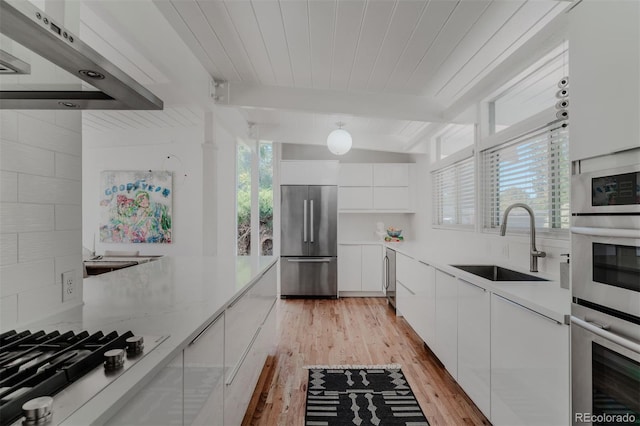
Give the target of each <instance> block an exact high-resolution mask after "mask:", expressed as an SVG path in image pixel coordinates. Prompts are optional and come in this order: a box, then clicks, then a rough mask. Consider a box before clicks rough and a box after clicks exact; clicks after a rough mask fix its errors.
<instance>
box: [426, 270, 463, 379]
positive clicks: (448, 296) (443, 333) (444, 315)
mask: <svg viewBox="0 0 640 426" xmlns="http://www.w3.org/2000/svg"><path fill="white" fill-rule="evenodd" d="M432 349H433V350H434V352H435V353H436V355H437V356H438V358H439V359H440V361H441V362H442V363H443V364H444V366H445V368H446V369H447V371H448V372H449V373H450V374H451V375H452V376H453V378H454V379H456V380H457V379H458V283H457V282H456V278H455V277H454V276H453V275H451V274H449V273H447V272H443V271H440V270H439V269H438V270H436V344H435V347H432Z"/></svg>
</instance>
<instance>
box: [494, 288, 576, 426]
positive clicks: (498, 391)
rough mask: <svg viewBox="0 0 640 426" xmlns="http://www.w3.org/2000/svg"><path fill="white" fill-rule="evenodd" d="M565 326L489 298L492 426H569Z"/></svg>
mask: <svg viewBox="0 0 640 426" xmlns="http://www.w3.org/2000/svg"><path fill="white" fill-rule="evenodd" d="M569 395H570V390H569V326H567V325H564V324H559V323H558V322H556V321H555V320H553V319H550V318H547V317H545V316H543V315H541V314H539V313H537V312H534V311H531V310H529V309H528V308H525V307H523V306H520V305H518V304H516V303H514V302H512V301H510V300H508V299H505V298H503V297H501V296H498V295H496V294H492V295H491V423H493V424H494V425H496V426H501V425H509V426H515V425H568V424H571V419H570V409H569V407H570V405H569Z"/></svg>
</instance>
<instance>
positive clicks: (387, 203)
mask: <svg viewBox="0 0 640 426" xmlns="http://www.w3.org/2000/svg"><path fill="white" fill-rule="evenodd" d="M412 167H413V165H412V164H408V163H389V164H341V165H340V173H339V175H338V176H339V177H338V208H339V210H340V211H341V212H372V213H373V212H387V213H393V212H398V213H404V212H407V213H410V212H412V211H413V207H412V203H411V189H412V186H411V185H410V182H411V178H410V175H411V171H412Z"/></svg>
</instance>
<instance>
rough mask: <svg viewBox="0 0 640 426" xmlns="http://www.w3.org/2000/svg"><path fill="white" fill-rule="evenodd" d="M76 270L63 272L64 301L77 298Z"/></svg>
mask: <svg viewBox="0 0 640 426" xmlns="http://www.w3.org/2000/svg"><path fill="white" fill-rule="evenodd" d="M76 275H77V274H76V271H75V270H71V271H67V272H63V273H62V302H63V303H64V302H66V301H67V300H72V299H75V298H76V296H77V294H78V287H77V283H76V281H77V279H76Z"/></svg>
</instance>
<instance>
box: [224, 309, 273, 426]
mask: <svg viewBox="0 0 640 426" xmlns="http://www.w3.org/2000/svg"><path fill="white" fill-rule="evenodd" d="M274 305H275V300H274ZM275 317H276V314H275V309H271V311H270V313H269V314H268V316H267V318H266V319H265V321H264V323H263V324H262V325H261V326H260V328H258V329H257V330H256V332H255V335H254V337H253V339H252V340H251V344H250V346H249V347H247V349H246V351H245V353H244V354H243V357H242V358H241V359H240V363H239V364H238V365H237V366H236V367H235V368H234V369H232V370H230V374H229V375H228V376H227V380H226V383H225V390H224V424H225V425H240V424H242V419H243V418H244V415H245V412H246V411H247V406H248V405H249V401H250V400H251V396H252V395H253V391H254V389H255V387H256V384H257V383H258V378H259V377H260V372H261V371H262V367H263V366H264V362H265V360H266V359H267V356H268V355H269V353H270V352H271V351H272V348H273V345H274V344H275V335H276V323H275ZM227 338H228V339H233V336H227ZM219 421H220V417H218V422H219ZM212 424H217V423H215V422H214V423H212Z"/></svg>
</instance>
